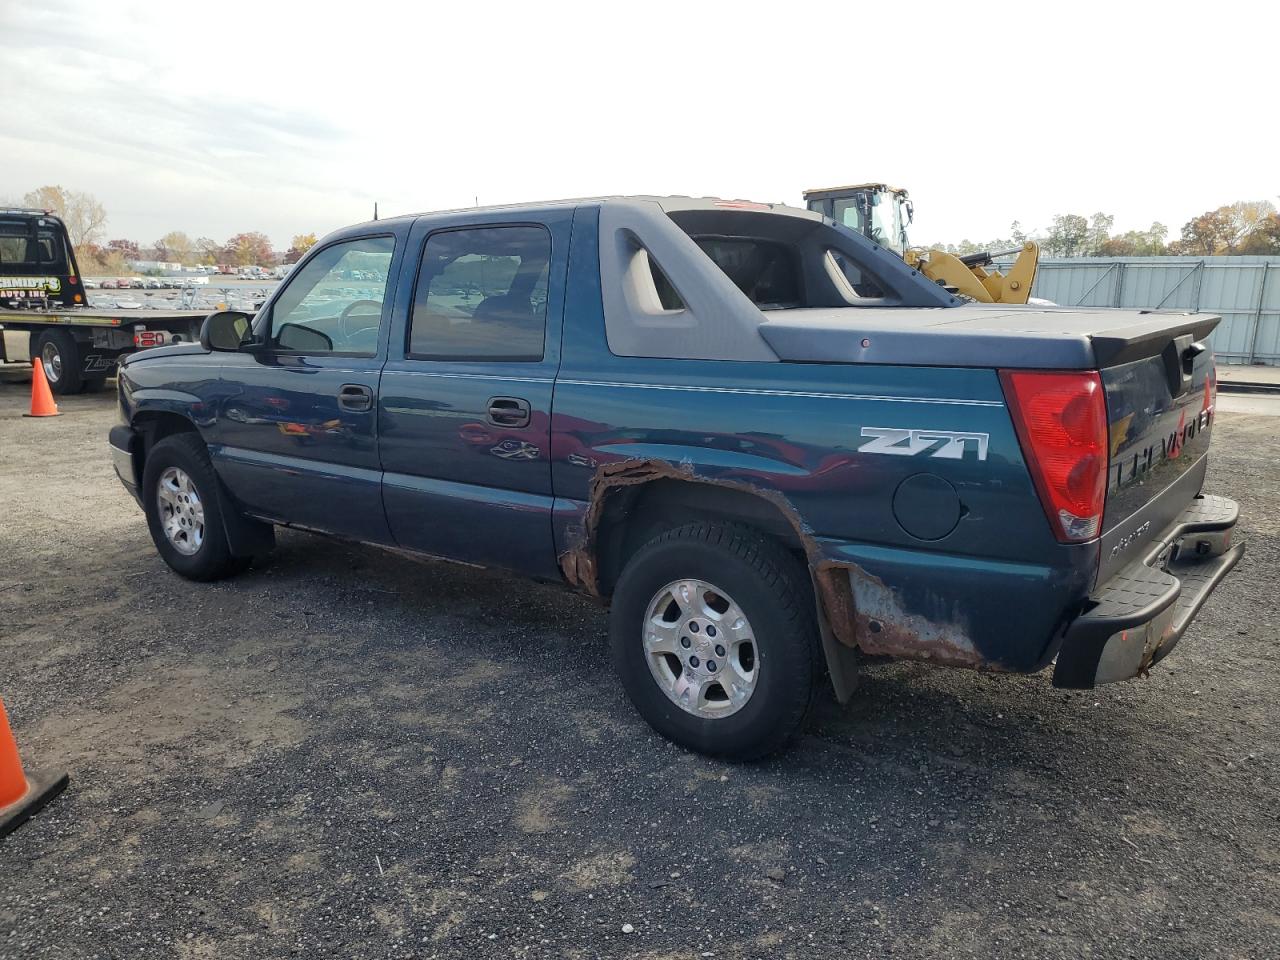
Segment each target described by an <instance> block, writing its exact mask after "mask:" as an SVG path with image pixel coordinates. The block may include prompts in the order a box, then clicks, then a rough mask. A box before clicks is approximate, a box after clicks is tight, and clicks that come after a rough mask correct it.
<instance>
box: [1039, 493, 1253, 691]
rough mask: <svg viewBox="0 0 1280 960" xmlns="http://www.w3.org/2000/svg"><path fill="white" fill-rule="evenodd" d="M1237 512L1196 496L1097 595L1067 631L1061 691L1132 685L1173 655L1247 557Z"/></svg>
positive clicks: (1058, 681) (1058, 670)
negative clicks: (1238, 535)
mask: <svg viewBox="0 0 1280 960" xmlns="http://www.w3.org/2000/svg"><path fill="white" fill-rule="evenodd" d="M1238 515H1239V508H1238V507H1237V505H1236V503H1235V501H1234V500H1228V499H1227V498H1226V497H1213V496H1201V497H1197V498H1196V499H1195V500H1193V501H1192V502H1191V505H1190V506H1188V507H1187V509H1186V510H1184V511H1183V512H1182V513H1181V514H1180V515H1179V516H1178V518H1177V519H1176V520H1175V521H1174V522H1173V524H1172V525H1171V526H1169V527H1168V528H1167V529H1166V530H1165V531H1164V532H1163V533H1162V534H1161V535H1160V537H1159V538H1158V540H1157V542H1156V543H1154V544H1152V545H1151V547H1150V548H1149V549H1148V551H1147V553H1146V555H1145V556H1144V557H1143V558H1142V559H1141V560H1140V561H1137V562H1135V563H1132V564H1130V565H1129V566H1127V567H1125V568H1124V569H1123V570H1121V571H1120V572H1119V573H1117V574H1116V575H1115V576H1113V577H1112V578H1111V579H1110V580H1109V581H1107V583H1106V584H1105V585H1103V586H1101V587H1099V588H1098V589H1097V590H1095V591H1094V593H1093V594H1092V595H1091V596H1090V598H1089V607H1088V609H1087V610H1086V611H1085V612H1084V613H1082V614H1081V615H1080V616H1079V617H1077V618H1076V619H1075V621H1074V622H1072V624H1071V626H1070V627H1069V628H1068V629H1067V634H1066V638H1065V639H1064V640H1063V643H1062V647H1061V649H1060V650H1059V652H1058V660H1057V665H1056V666H1055V668H1054V671H1053V684H1054V686H1056V687H1070V688H1076V689H1087V688H1090V687H1095V686H1097V685H1098V684H1101V683H1113V682H1115V681H1117V680H1128V679H1130V678H1131V677H1136V676H1138V675H1139V674H1142V673H1145V672H1146V671H1147V669H1148V668H1150V667H1151V665H1152V664H1155V663H1158V662H1159V661H1160V660H1162V659H1163V658H1164V657H1165V656H1167V655H1168V654H1169V652H1170V651H1171V650H1172V649H1173V648H1174V646H1175V645H1176V644H1177V642H1178V640H1179V639H1181V637H1182V635H1183V634H1184V633H1185V632H1186V630H1187V627H1188V626H1190V624H1191V621H1192V620H1193V619H1194V618H1195V616H1196V614H1197V613H1199V612H1200V608H1201V607H1202V606H1204V602H1205V600H1207V599H1208V598H1209V594H1210V593H1212V592H1213V589H1214V588H1215V587H1216V586H1217V585H1218V584H1219V583H1220V582H1221V581H1222V579H1223V578H1224V577H1225V576H1226V575H1227V574H1228V573H1230V572H1231V569H1232V568H1233V567H1234V566H1235V565H1236V563H1238V562H1239V560H1240V557H1241V556H1243V554H1244V546H1243V544H1238V545H1236V546H1234V547H1232V546H1231V535H1232V532H1233V531H1234V530H1235V525H1236V520H1237V518H1238Z"/></svg>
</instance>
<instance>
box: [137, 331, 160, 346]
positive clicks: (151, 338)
mask: <svg viewBox="0 0 1280 960" xmlns="http://www.w3.org/2000/svg"><path fill="white" fill-rule="evenodd" d="M164 340H165V336H164V331H163V330H139V331H138V332H137V333H135V334H134V335H133V345H134V346H135V347H139V348H143V349H145V348H146V347H162V346H164Z"/></svg>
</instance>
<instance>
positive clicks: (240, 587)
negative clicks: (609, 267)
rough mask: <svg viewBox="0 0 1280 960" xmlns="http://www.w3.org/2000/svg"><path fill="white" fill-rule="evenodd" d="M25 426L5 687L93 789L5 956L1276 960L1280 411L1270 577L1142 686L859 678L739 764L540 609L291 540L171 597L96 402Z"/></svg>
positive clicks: (420, 566)
mask: <svg viewBox="0 0 1280 960" xmlns="http://www.w3.org/2000/svg"><path fill="white" fill-rule="evenodd" d="M26 402H27V397H26V393H25V390H24V388H22V387H20V386H0V557H3V558H4V562H3V564H2V565H0V656H2V657H3V660H2V661H0V662H3V663H4V664H5V667H4V668H3V674H2V676H0V694H2V695H3V697H4V701H5V704H6V706H7V707H8V709H9V711H10V714H11V718H12V721H13V725H14V728H15V731H16V733H17V736H18V739H19V740H20V742H21V745H22V748H23V756H24V759H25V761H26V762H27V764H28V765H29V766H32V767H36V766H45V767H63V768H66V769H68V770H70V772H71V775H72V786H71V788H70V790H69V791H68V792H67V793H66V794H64V795H63V796H62V797H61V798H59V799H58V800H56V801H55V802H54V804H53V805H52V806H51V807H49V808H48V809H47V810H46V811H45V812H44V813H43V814H41V815H40V816H39V817H38V818H36V819H35V820H33V821H31V822H30V823H28V824H27V825H26V826H24V827H22V828H21V829H20V830H19V831H18V832H17V833H15V834H13V835H12V836H11V837H9V838H8V839H7V840H5V841H4V842H3V844H2V845H0V956H3V957H6V958H8V957H13V958H19V957H20V958H37V957H58V958H74V957H130V958H134V957H219V958H237V957H244V958H255V960H257V958H267V957H290V956H299V955H300V956H305V957H321V956H325V957H468V958H471V957H477V958H486V957H523V956H530V957H534V956H538V957H572V958H577V957H583V958H586V957H620V956H627V957H641V958H651V960H656V958H667V957H670V958H685V957H689V958H693V957H712V956H713V957H717V958H726V957H743V958H747V957H753V958H754V957H759V958H775V957H812V956H832V957H845V956H850V957H862V956H866V957H877V958H878V957H885V956H890V957H982V958H988V957H1073V958H1074V957H1081V956H1088V955H1093V956H1099V957H1108V958H1110V957H1159V958H1172V957H1188V958H1192V957H1194V958H1203V957H1241V958H1242V957H1249V958H1264V957H1276V956H1280V880H1278V879H1277V868H1278V867H1280V844H1278V843H1277V840H1276V829H1277V826H1278V824H1277V819H1278V816H1277V786H1278V781H1280V777H1278V775H1277V774H1278V771H1280V764H1278V756H1277V754H1278V751H1280V747H1278V746H1277V745H1278V743H1280V737H1278V734H1280V723H1278V718H1277V710H1276V695H1275V689H1276V686H1277V681H1280V663H1278V662H1277V638H1278V637H1280V603H1278V601H1277V597H1276V587H1275V584H1276V579H1275V574H1274V571H1275V569H1276V565H1277V563H1276V562H1277V559H1280V558H1278V556H1277V554H1278V553H1280V488H1278V486H1277V466H1276V465H1277V463H1278V462H1280V417H1274V416H1256V415H1245V414H1236V415H1233V414H1229V413H1223V414H1222V415H1221V416H1220V420H1219V423H1218V436H1217V438H1216V439H1215V447H1216V451H1217V454H1216V459H1215V462H1214V465H1213V467H1212V477H1211V488H1212V489H1213V490H1214V491H1217V492H1222V493H1226V494H1229V495H1231V496H1233V497H1235V498H1237V499H1238V500H1239V501H1240V503H1241V506H1242V510H1243V514H1244V518H1243V520H1242V523H1241V530H1240V536H1242V538H1243V539H1245V540H1247V541H1248V545H1249V553H1248V554H1247V556H1246V558H1245V560H1244V561H1243V562H1242V564H1241V566H1240V567H1239V568H1238V570H1237V571H1236V573H1235V574H1234V575H1233V576H1231V577H1230V578H1229V579H1228V580H1227V581H1226V583H1225V584H1224V585H1223V586H1222V587H1221V588H1220V589H1219V590H1218V592H1217V593H1216V594H1215V596H1214V597H1213V598H1212V599H1211V600H1210V602H1209V604H1208V605H1207V607H1206V608H1205V610H1204V612H1203V613H1202V614H1201V616H1200V618H1199V620H1198V621H1197V623H1196V625H1195V627H1194V629H1193V630H1192V632H1191V634H1190V635H1189V636H1188V637H1187V638H1186V639H1185V640H1184V641H1183V643H1182V645H1181V647H1180V648H1179V650H1178V652H1177V654H1176V655H1175V656H1173V657H1171V658H1170V659H1169V660H1167V661H1165V663H1164V664H1162V665H1161V666H1160V667H1159V668H1157V670H1156V671H1155V672H1154V673H1153V674H1152V676H1151V677H1150V678H1149V679H1147V680H1145V681H1138V682H1132V683H1128V684H1121V685H1117V686H1112V687H1109V688H1105V689H1102V690H1098V691H1092V692H1064V691H1058V690H1054V689H1053V688H1052V687H1051V686H1050V684H1049V679H1048V677H1047V676H1043V675H1042V676H1035V677H989V676H982V675H978V674H974V673H969V672H964V671H948V670H940V669H931V668H928V667H925V666H918V665H911V664H901V665H883V666H874V667H869V668H868V669H867V671H866V673H865V675H864V677H863V682H862V686H861V688H860V690H859V692H858V694H857V695H856V697H855V699H854V701H853V703H852V704H850V705H849V707H847V708H845V709H840V708H838V707H836V706H835V704H834V703H829V704H827V705H826V706H825V707H824V708H823V710H822V711H821V715H820V716H819V718H818V720H817V722H816V723H815V724H814V726H813V728H812V730H811V731H810V732H809V733H808V735H806V736H805V737H804V738H803V739H802V740H801V741H800V742H799V743H798V744H797V745H796V746H795V747H794V748H793V749H792V750H791V751H790V752H789V753H787V754H786V755H784V756H782V757H780V758H777V759H774V760H771V761H768V762H765V763H760V764H755V765H750V766H734V765H728V764H724V763H719V762H715V761H711V760H707V759H704V758H701V757H699V756H696V755H691V754H688V753H685V752H683V751H681V750H679V749H677V748H675V747H673V746H671V745H669V744H668V743H666V742H665V741H663V740H661V739H659V738H658V737H657V736H655V735H654V734H652V733H651V732H650V731H649V729H648V728H647V727H646V726H645V725H644V724H643V723H642V722H641V721H640V720H639V719H638V718H637V717H636V716H635V714H634V713H633V712H632V710H631V708H630V706H629V705H628V704H627V702H626V701H625V700H624V698H623V696H622V694H621V692H620V688H619V686H618V684H617V683H615V681H614V679H613V677H612V676H611V674H610V671H609V669H608V662H607V656H606V649H605V640H604V636H605V614H604V612H603V611H602V610H601V609H599V608H598V607H597V606H595V605H593V604H592V603H590V602H587V601H586V600H584V599H581V598H578V597H576V596H574V595H572V594H569V593H566V592H563V591H561V590H559V589H556V588H554V587H550V586H539V585H536V584H530V583H525V582H522V581H517V580H511V579H507V578H505V577H502V576H498V575H492V574H487V573H480V572H476V571H472V570H469V569H466V568H462V567H457V566H451V565H447V564H443V563H415V562H412V561H406V560H404V559H403V558H400V557H398V556H393V555H391V554H387V553H383V552H380V551H378V550H375V549H373V548H366V547H360V546H352V545H348V544H343V543H339V542H335V541H330V540H326V539H322V538H317V537H312V536H308V535H305V534H300V533H290V532H286V533H283V534H282V535H281V536H280V547H279V550H278V551H277V553H276V554H275V556H274V559H272V560H271V561H269V562H268V563H267V564H266V565H264V566H263V567H261V568H255V569H254V570H251V571H250V572H249V573H248V574H246V575H244V576H242V577H241V578H239V579H237V580H235V581H233V582H226V583H221V584H215V585H209V586H196V585H192V584H188V583H185V582H183V581H181V580H179V579H178V578H177V577H175V576H173V575H171V574H170V573H168V572H167V570H166V569H165V568H164V566H163V565H162V564H161V562H160V560H159V559H158V557H157V556H156V554H155V552H154V550H153V549H152V547H151V544H150V542H149V541H148V538H147V534H146V528H145V525H144V522H143V519H142V515H141V513H140V512H139V510H138V509H137V507H136V506H135V505H134V504H133V502H132V501H131V500H130V499H129V498H128V496H127V495H126V494H125V493H124V491H123V489H122V488H121V487H120V486H119V484H118V483H117V482H116V481H115V479H114V476H113V474H112V472H111V467H110V465H109V462H108V459H107V455H106V447H105V438H106V431H107V427H108V426H109V425H110V423H111V422H112V421H113V418H114V416H115V412H114V405H113V402H112V400H111V398H110V395H107V396H98V397H77V398H68V399H64V400H63V401H62V402H61V406H62V409H63V411H64V413H65V415H64V416H62V417H60V418H58V419H56V420H38V421H37V420H24V419H22V418H21V417H20V416H19V414H20V413H21V411H22V410H23V409H25V405H26ZM1010 628H1011V629H1013V628H1016V625H1015V624H1011V625H1010Z"/></svg>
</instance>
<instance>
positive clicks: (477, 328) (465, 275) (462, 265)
mask: <svg viewBox="0 0 1280 960" xmlns="http://www.w3.org/2000/svg"><path fill="white" fill-rule="evenodd" d="M550 264H551V235H550V234H549V233H548V232H547V231H546V229H545V228H544V227H535V226H510V227H506V226H503V227H473V228H467V229H463V230H446V231H441V232H439V233H434V234H432V235H431V236H430V237H429V238H427V242H426V244H425V245H424V247H423V251H422V263H421V265H420V267H419V270H418V281H417V285H416V287H415V290H414V299H413V313H412V315H411V317H410V325H409V350H408V355H409V357H410V358H411V359H415V360H510V361H519V360H541V359H542V357H543V350H544V340H545V338H546V328H547V278H548V275H549V270H550Z"/></svg>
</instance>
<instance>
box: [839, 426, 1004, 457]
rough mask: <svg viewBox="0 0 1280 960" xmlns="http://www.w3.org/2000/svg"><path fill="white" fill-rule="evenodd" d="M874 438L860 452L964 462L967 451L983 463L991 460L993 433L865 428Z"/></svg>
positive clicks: (865, 431) (863, 432)
mask: <svg viewBox="0 0 1280 960" xmlns="http://www.w3.org/2000/svg"><path fill="white" fill-rule="evenodd" d="M862 435H863V436H864V437H870V438H871V439H870V440H869V441H868V442H866V443H864V444H863V445H862V446H860V447H859V448H858V452H859V453H887V454H890V455H892V456H895V457H915V456H919V455H920V454H925V453H927V454H928V455H929V456H931V457H937V458H939V459H940V460H962V459H964V452H965V450H976V451H977V454H978V459H979V460H985V459H987V443H988V442H989V441H990V439H991V434H989V433H956V432H955V431H953V430H905V429H902V428H901V427H863V428H862Z"/></svg>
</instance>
